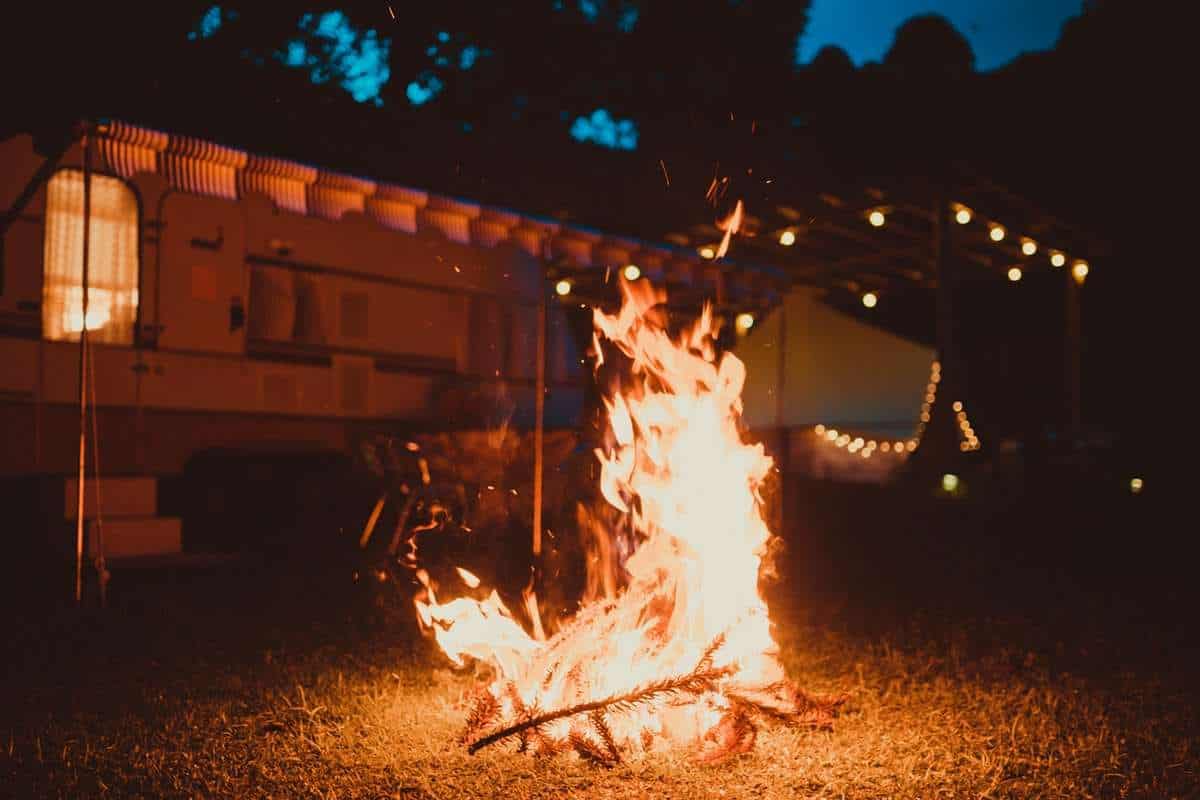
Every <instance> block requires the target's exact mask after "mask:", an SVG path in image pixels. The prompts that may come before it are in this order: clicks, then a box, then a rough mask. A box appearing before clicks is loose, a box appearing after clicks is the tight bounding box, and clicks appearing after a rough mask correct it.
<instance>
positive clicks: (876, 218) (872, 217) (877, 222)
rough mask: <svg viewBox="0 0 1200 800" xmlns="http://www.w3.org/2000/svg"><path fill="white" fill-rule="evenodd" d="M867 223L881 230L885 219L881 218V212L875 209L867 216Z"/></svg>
mask: <svg viewBox="0 0 1200 800" xmlns="http://www.w3.org/2000/svg"><path fill="white" fill-rule="evenodd" d="M867 222H869V223H871V224H872V225H874V226H875V227H876V228H882V227H883V223H885V222H887V218H886V217H884V216H883V212H882V211H880V210H879V209H875V210H874V211H872V212H871V213H870V214H868V215H867Z"/></svg>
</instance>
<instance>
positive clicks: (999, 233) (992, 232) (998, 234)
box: [988, 225, 1007, 242]
mask: <svg viewBox="0 0 1200 800" xmlns="http://www.w3.org/2000/svg"><path fill="white" fill-rule="evenodd" d="M1006 232H1007V231H1005V230H1004V226H1003V225H992V226H991V228H990V229H989V230H988V237H989V238H990V239H991V240H992V241H993V242H1002V241H1004V234H1005V233H1006Z"/></svg>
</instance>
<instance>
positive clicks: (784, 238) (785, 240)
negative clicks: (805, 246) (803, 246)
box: [779, 231, 796, 247]
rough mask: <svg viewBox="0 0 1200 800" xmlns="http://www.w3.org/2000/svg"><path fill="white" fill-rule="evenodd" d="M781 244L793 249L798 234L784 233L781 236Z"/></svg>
mask: <svg viewBox="0 0 1200 800" xmlns="http://www.w3.org/2000/svg"><path fill="white" fill-rule="evenodd" d="M779 243H780V244H781V245H783V246H784V247H791V246H792V245H794V244H795V243H796V234H795V233H794V232H793V231H784V232H783V233H781V234H779Z"/></svg>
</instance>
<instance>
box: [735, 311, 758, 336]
mask: <svg viewBox="0 0 1200 800" xmlns="http://www.w3.org/2000/svg"><path fill="white" fill-rule="evenodd" d="M733 324H734V326H735V327H736V328H737V329H738V331H739V332H740V333H745V332H746V331H748V330H750V329H751V328H753V327H754V315H753V314H750V313H748V312H742V313H741V314H738V315H737V317H735V318H734V320H733Z"/></svg>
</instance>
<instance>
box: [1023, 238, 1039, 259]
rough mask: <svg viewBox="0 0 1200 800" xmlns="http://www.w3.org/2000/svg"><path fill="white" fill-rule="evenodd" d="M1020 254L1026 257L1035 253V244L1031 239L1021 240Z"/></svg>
mask: <svg viewBox="0 0 1200 800" xmlns="http://www.w3.org/2000/svg"><path fill="white" fill-rule="evenodd" d="M1021 252H1022V253H1024V254H1025V255H1027V256H1031V255H1033V254H1034V253H1036V252H1037V242H1035V241H1034V240H1033V239H1022V240H1021Z"/></svg>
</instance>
